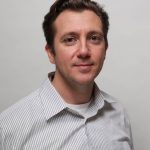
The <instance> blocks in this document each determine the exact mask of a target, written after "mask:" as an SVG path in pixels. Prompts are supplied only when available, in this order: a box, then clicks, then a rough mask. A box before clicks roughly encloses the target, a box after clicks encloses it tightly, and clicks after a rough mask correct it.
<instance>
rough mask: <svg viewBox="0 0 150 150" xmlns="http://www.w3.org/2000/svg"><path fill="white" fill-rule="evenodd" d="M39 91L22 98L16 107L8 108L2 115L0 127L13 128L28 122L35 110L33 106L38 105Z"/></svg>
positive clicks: (0, 116) (0, 115)
mask: <svg viewBox="0 0 150 150" xmlns="http://www.w3.org/2000/svg"><path fill="white" fill-rule="evenodd" d="M38 93H39V89H38V90H36V91H34V92H32V93H31V94H29V95H28V96H26V97H24V98H22V99H21V100H19V101H18V102H17V103H15V104H14V105H12V106H10V107H9V108H7V109H6V110H5V111H3V112H2V113H1V114H0V127H1V128H6V127H7V128H13V127H15V126H17V125H20V124H21V123H23V122H24V121H23V120H28V119H29V118H30V117H29V116H30V114H31V111H32V110H33V106H34V105H33V104H35V105H36V103H38V99H39V94H38Z"/></svg>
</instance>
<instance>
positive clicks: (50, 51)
mask: <svg viewBox="0 0 150 150" xmlns="http://www.w3.org/2000/svg"><path fill="white" fill-rule="evenodd" d="M45 51H46V53H47V55H48V58H49V60H50V62H51V63H52V64H55V56H54V54H53V52H52V49H51V48H50V47H49V45H48V44H46V45H45Z"/></svg>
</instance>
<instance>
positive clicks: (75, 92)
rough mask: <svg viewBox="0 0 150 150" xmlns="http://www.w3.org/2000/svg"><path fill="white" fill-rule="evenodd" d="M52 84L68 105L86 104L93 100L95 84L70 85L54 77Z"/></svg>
mask: <svg viewBox="0 0 150 150" xmlns="http://www.w3.org/2000/svg"><path fill="white" fill-rule="evenodd" d="M52 84H53V86H54V87H55V89H56V90H57V92H58V93H59V94H60V95H61V97H62V98H63V99H64V101H65V102H66V103H70V104H84V103H87V102H89V101H90V99H91V95H92V92H93V85H94V82H93V83H90V84H88V85H79V84H73V83H72V84H70V83H67V82H66V81H65V80H58V79H56V78H55V77H54V79H53V81H52Z"/></svg>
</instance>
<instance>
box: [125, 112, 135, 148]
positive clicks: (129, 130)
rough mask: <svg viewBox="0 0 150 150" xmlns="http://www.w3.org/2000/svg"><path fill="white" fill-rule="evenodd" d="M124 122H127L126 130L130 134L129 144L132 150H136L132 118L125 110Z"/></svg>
mask: <svg viewBox="0 0 150 150" xmlns="http://www.w3.org/2000/svg"><path fill="white" fill-rule="evenodd" d="M124 123H125V128H126V131H127V133H128V135H129V139H130V140H129V145H130V147H131V150H134V144H133V137H132V130H131V123H130V119H129V116H128V114H127V111H126V110H124Z"/></svg>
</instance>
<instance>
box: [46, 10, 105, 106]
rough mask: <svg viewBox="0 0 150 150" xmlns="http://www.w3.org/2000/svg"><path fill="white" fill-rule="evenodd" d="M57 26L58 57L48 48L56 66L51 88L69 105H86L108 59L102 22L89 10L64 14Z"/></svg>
mask: <svg viewBox="0 0 150 150" xmlns="http://www.w3.org/2000/svg"><path fill="white" fill-rule="evenodd" d="M54 26H55V29H56V34H55V37H54V51H55V54H53V53H52V51H51V49H50V48H49V46H48V45H46V47H45V49H46V52H47V54H48V57H49V60H50V62H51V63H53V64H55V65H56V72H55V76H54V79H53V81H52V84H53V85H54V87H55V88H56V90H57V91H58V92H59V94H60V95H61V96H62V97H63V99H64V100H65V101H66V102H67V103H72V104H83V103H86V102H88V101H89V100H90V98H91V95H92V91H93V85H94V79H95V77H96V76H97V75H98V74H99V72H100V71H101V68H102V66H103V62H104V59H105V55H106V44H105V40H104V37H103V30H102V22H101V20H100V18H99V17H98V16H97V15H96V14H95V13H94V12H93V11H90V10H84V11H81V12H76V11H71V10H65V11H63V12H62V13H61V14H60V15H59V16H58V17H57V18H56V20H55V22H54Z"/></svg>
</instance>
